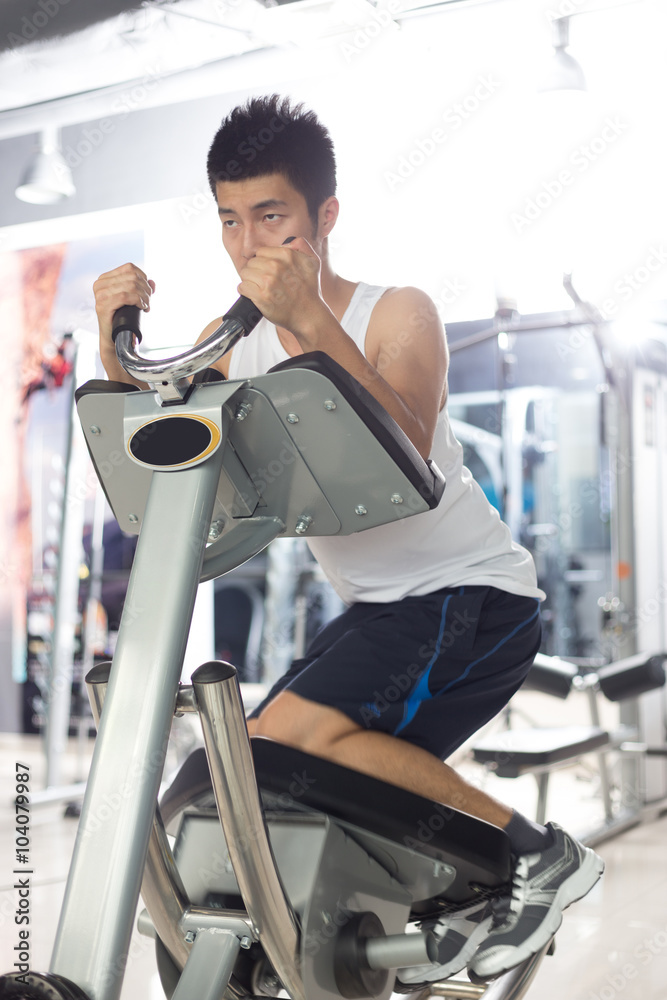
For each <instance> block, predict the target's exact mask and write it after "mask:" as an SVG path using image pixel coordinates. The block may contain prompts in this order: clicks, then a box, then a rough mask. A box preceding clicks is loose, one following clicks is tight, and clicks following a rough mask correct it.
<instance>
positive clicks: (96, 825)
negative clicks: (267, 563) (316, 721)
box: [50, 448, 224, 1000]
mask: <svg viewBox="0 0 667 1000" xmlns="http://www.w3.org/2000/svg"><path fill="white" fill-rule="evenodd" d="M223 452H224V449H222V448H220V449H218V451H217V452H215V453H214V454H213V455H212V456H211V457H210V458H209V459H208V460H207V461H206V462H203V463H202V464H201V465H199V466H197V467H195V468H191V469H187V470H184V471H177V472H154V473H153V478H152V482H151V488H150V494H149V497H148V503H147V506H146V516H145V519H144V524H143V527H142V530H141V534H140V536H139V542H138V545H137V552H136V555H135V559H134V564H133V568H132V574H131V577H130V582H129V586H128V590H127V596H126V599H125V608H124V611H123V618H122V621H121V629H120V634H119V638H118V645H117V649H116V656H115V658H114V663H113V669H112V671H111V678H110V682H109V689H108V692H107V695H106V698H105V707H104V712H103V714H102V717H101V720H100V728H99V733H98V737H97V741H96V744H95V752H94V754H93V762H92V766H91V772H90V778H89V781H88V787H87V790H86V796H85V799H84V803H83V810H82V814H81V820H80V823H79V829H78V833H77V839H76V843H75V847H74V856H73V860H72V866H71V868H70V874H69V878H68V882H67V888H66V891H65V901H64V903H63V909H62V913H61V917H60V922H59V925H58V931H57V934H56V942H55V946H54V950H53V956H52V960H51V966H50V971H51V972H54V973H56V974H58V975H62V976H64V977H65V978H67V979H69V980H71V981H72V982H74V983H76V984H77V985H78V986H80V987H81V988H82V989H84V990H85V991H86V992H87V993H88V994H89V995H90V997H91V1000H118V997H119V996H120V990H121V986H122V980H123V971H124V968H125V964H126V956H127V951H128V948H129V942H130V936H131V933H132V926H133V922H134V915H135V910H136V906H137V901H138V898H139V889H140V886H141V878H142V874H143V870H144V864H145V860H146V855H147V851H148V842H149V837H150V833H151V827H152V823H153V817H154V813H155V804H156V801H157V793H158V788H159V785H160V779H161V776H162V769H163V763H164V755H165V751H166V747H167V740H168V737H169V731H170V728H171V721H172V716H173V712H174V706H175V702H176V693H177V690H178V682H179V678H180V672H181V667H182V661H183V654H184V651H185V645H186V641H187V635H188V629H189V625H190V620H191V617H192V609H193V607H194V601H195V596H196V592H197V586H198V583H199V575H200V572H201V567H202V561H203V553H204V546H205V544H206V538H207V535H208V529H209V525H210V522H211V516H212V511H213V503H214V499H215V493H216V488H217V484H218V478H219V475H220V466H221V463H222V457H223Z"/></svg>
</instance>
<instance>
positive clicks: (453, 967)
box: [396, 917, 493, 992]
mask: <svg viewBox="0 0 667 1000" xmlns="http://www.w3.org/2000/svg"><path fill="white" fill-rule="evenodd" d="M492 923H493V917H487V918H486V919H485V920H482V922H481V923H480V924H478V925H477V927H476V928H475V930H474V931H473V932H472V934H471V935H470V937H469V938H468V939H467V941H466V943H465V944H464V946H463V948H461V951H460V952H459V953H458V955H456V957H455V958H453V959H451V960H450V961H449V962H447V964H446V965H435V966H433V972H432V974H431V976H430V978H428V979H424V980H422V981H421V982H419V983H408V982H406V981H405V979H401V972H403V971H405V972H409V969H405V970H403V969H399V971H398V974H397V976H396V978H397V979H398V981H399V982H400V983H401V985H403V986H409V987H411V989H414V990H415V992H416V991H417V990H420V989H425V988H426V987H427V986H432V985H433V983H439V982H440V981H441V980H443V979H449V977H450V976H455V975H456V973H457V972H461V971H462V970H463V969H465V967H466V965H467V964H468V962H469V961H470V959H471V958H472V956H473V955H474V954H475V952H476V951H477V949H478V948H479V946H480V944H481V943H482V941H484V940H485V938H486V936H487V935H488V932H489V929H490V928H491V925H492ZM422 968H426V967H424V966H422Z"/></svg>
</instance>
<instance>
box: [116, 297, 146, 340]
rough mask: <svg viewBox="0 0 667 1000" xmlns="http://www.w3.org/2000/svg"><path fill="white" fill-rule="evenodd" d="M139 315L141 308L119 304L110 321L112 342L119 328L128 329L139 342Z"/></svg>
mask: <svg viewBox="0 0 667 1000" xmlns="http://www.w3.org/2000/svg"><path fill="white" fill-rule="evenodd" d="M140 316H141V309H140V308H139V306H121V307H120V309H116V311H115V313H114V314H113V320H112V321H111V339H112V340H113V342H114V344H115V343H116V337H117V336H118V334H119V333H120V332H121V330H130V332H131V333H133V334H134V335H135V337H136V338H137V341H138V342H139V343H141V328H140V326H139V317H140Z"/></svg>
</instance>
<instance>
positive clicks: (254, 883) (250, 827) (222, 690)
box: [192, 661, 305, 1000]
mask: <svg viewBox="0 0 667 1000" xmlns="http://www.w3.org/2000/svg"><path fill="white" fill-rule="evenodd" d="M192 686H193V687H194V689H195V695H196V698H197V703H198V705H199V713H200V716H201V720H202V729H203V732H204V742H205V744H206V755H207V757H208V765H209V768H210V771H211V778H212V781H213V791H214V793H215V800H216V803H217V807H218V814H219V816H220V823H221V824H222V829H223V832H224V835H225V841H226V844H227V850H228V851H229V856H230V859H231V862H232V865H233V867H234V874H235V875H236V880H237V882H238V884H239V888H240V890H241V895H242V896H243V900H244V902H245V904H246V907H247V910H248V915H249V917H250V919H251V921H252V924H253V927H254V930H255V932H256V934H257V935H258V936H259V937H260V939H261V942H262V945H263V947H264V951H265V952H266V955H267V958H268V960H269V961H270V962H271V965H272V966H273V968H274V969H275V972H276V975H277V976H278V978H279V979H280V980H281V982H282V983H283V985H284V987H285V989H286V990H287V992H288V993H289V994H290V996H291V997H292V1000H305V993H304V988H303V980H302V978H301V972H300V968H299V966H300V962H299V930H298V924H297V918H296V915H295V913H294V910H293V909H292V906H291V904H290V902H289V900H288V899H287V896H286V894H285V890H284V889H283V886H282V883H281V881H280V876H279V874H278V871H277V869H276V864H275V860H274V858H273V852H272V850H271V845H270V843H269V838H268V834H267V831H266V826H265V824H264V816H263V813H262V805H261V802H260V799H259V791H258V789H257V780H256V778H255V769H254V766H253V761H252V753H251V751H250V741H249V739H248V730H247V728H246V723H245V716H244V712H243V705H242V703H241V696H240V693H239V687H238V682H237V678H236V670H235V669H234V667H232V666H231V665H230V664H228V663H222V662H216V661H213V662H211V663H205V664H203V666H201V667H199V669H198V670H196V671H195V672H194V674H193V675H192Z"/></svg>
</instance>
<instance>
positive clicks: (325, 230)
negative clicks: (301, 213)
mask: <svg viewBox="0 0 667 1000" xmlns="http://www.w3.org/2000/svg"><path fill="white" fill-rule="evenodd" d="M339 211H340V205H339V203H338V198H336V197H335V195H331V197H330V198H327V200H326V201H323V202H322V204H321V205H320V207H319V210H318V213H317V223H318V225H317V231H318V234H319V236H320V237H322V238H323V237H325V236H328V235H329V233H330V232H331V230H332V229H333V227H334V226H335V225H336V220H337V219H338V213H339Z"/></svg>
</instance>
